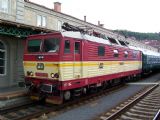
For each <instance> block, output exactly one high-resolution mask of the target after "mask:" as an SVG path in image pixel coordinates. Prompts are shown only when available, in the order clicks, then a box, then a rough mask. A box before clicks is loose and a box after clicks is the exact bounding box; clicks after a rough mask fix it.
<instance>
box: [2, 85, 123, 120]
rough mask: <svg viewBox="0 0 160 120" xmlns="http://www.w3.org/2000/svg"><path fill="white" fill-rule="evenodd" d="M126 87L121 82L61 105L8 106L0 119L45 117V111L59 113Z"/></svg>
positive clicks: (22, 119)
mask: <svg viewBox="0 0 160 120" xmlns="http://www.w3.org/2000/svg"><path fill="white" fill-rule="evenodd" d="M124 87H126V85H124V84H121V85H117V86H114V87H111V88H109V89H106V90H104V91H100V92H98V93H93V94H90V95H86V96H84V97H80V98H78V99H74V100H72V101H68V102H66V103H64V104H62V105H50V104H45V105H41V104H37V103H35V104H30V105H25V106H19V107H14V108H10V109H9V108H8V109H7V110H4V111H0V120H29V119H32V118H37V117H40V116H43V115H44V116H45V117H47V113H50V112H57V113H61V112H63V111H66V110H68V109H72V108H74V107H79V106H81V105H84V104H87V103H90V102H91V101H94V100H96V99H97V98H99V97H102V96H104V95H106V94H109V93H111V92H113V91H116V90H119V89H122V88H124Z"/></svg>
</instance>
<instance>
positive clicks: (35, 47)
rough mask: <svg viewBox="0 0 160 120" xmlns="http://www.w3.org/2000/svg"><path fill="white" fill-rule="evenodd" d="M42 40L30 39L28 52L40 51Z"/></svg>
mask: <svg viewBox="0 0 160 120" xmlns="http://www.w3.org/2000/svg"><path fill="white" fill-rule="evenodd" d="M40 47H41V40H29V41H28V48H27V49H28V52H40Z"/></svg>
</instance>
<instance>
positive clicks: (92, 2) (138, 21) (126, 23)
mask: <svg viewBox="0 0 160 120" xmlns="http://www.w3.org/2000/svg"><path fill="white" fill-rule="evenodd" d="M30 1H32V2H35V3H37V4H41V5H44V6H46V7H48V8H53V7H54V5H53V2H61V3H62V7H61V9H62V12H63V13H65V14H68V15H71V16H74V17H77V18H79V19H82V20H83V17H84V15H86V16H87V21H88V22H91V23H93V24H97V23H98V21H100V22H101V23H102V24H104V27H105V28H107V29H112V30H114V29H123V30H124V29H125V30H130V31H136V32H160V0H30Z"/></svg>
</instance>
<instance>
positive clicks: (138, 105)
mask: <svg viewBox="0 0 160 120" xmlns="http://www.w3.org/2000/svg"><path fill="white" fill-rule="evenodd" d="M144 91H145V92H144ZM159 118H160V85H159V84H156V85H154V86H152V87H150V88H147V89H146V90H143V91H140V92H138V93H137V94H136V95H135V96H133V97H131V98H130V99H128V100H127V101H125V102H124V103H121V104H120V105H118V106H116V107H115V108H113V109H112V110H110V111H108V112H106V113H104V114H103V115H101V116H100V117H98V118H96V120H158V119H159Z"/></svg>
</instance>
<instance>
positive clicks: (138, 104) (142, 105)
mask: <svg viewBox="0 0 160 120" xmlns="http://www.w3.org/2000/svg"><path fill="white" fill-rule="evenodd" d="M137 106H139V107H145V108H158V109H159V107H160V105H158V106H157V105H156V106H151V105H144V104H140V103H137Z"/></svg>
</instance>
